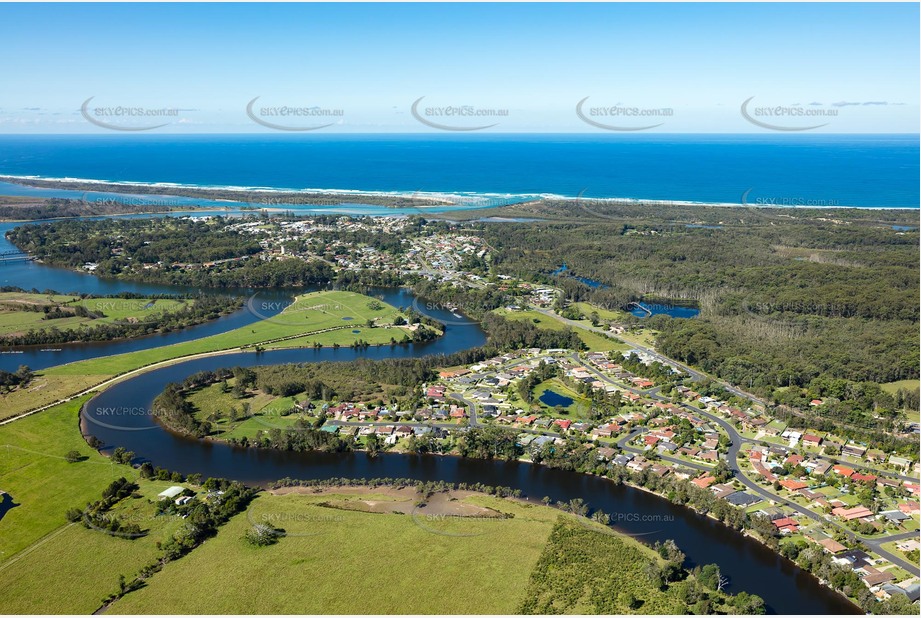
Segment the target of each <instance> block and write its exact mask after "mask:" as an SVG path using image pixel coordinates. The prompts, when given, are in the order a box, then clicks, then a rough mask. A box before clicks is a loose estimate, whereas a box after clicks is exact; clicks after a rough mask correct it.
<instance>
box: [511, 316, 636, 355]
mask: <svg viewBox="0 0 921 618" xmlns="http://www.w3.org/2000/svg"><path fill="white" fill-rule="evenodd" d="M495 313H498V314H500V315H502V316H504V317H506V318H508V319H509V320H527V321H529V322H531V323H532V324H534V326H537V327H538V328H544V329H547V330H563V329H564V328H569V326H567V325H566V324H564V323H562V322H560V321H559V320H555V319H554V318H552V317H549V316H546V315H544V314H542V313H538V312H537V311H509V310H507V309H496V310H495ZM585 323H586V324H590V322H588V321H586V322H585ZM574 330H575V331H576V334H578V335H579V339H581V340H582V342H583V343H585V345H587V346H588V349H589V351H591V352H608V351H610V350H618V351H625V350H629V349H630V346H628V345H624V344H622V343H618V342H617V341H614V340H612V339H606V338H605V337H603V336H602V335H600V334H598V333H593V332H591V331H587V330H584V329H581V328H577V329H574Z"/></svg>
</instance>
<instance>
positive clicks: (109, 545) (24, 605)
mask: <svg viewBox="0 0 921 618" xmlns="http://www.w3.org/2000/svg"><path fill="white" fill-rule="evenodd" d="M84 463H86V462H84ZM120 467H121V466H120ZM173 484H174V483H170V482H165V481H140V486H141V489H140V490H139V493H140V494H141V496H142V497H140V498H127V499H125V500H123V501H122V502H121V503H119V504H118V505H117V506H116V507H115V508H114V509H112V511H111V513H112V514H113V515H116V516H118V517H120V518H122V519H123V520H124V521H128V522H132V523H137V524H138V525H139V526H141V529H142V530H144V531H146V533H147V534H146V535H145V536H143V537H139V538H135V539H128V538H123V537H119V536H114V535H109V534H106V533H105V532H103V531H101V530H96V529H89V528H86V527H85V526H83V525H82V524H80V523H77V524H64V525H63V527H62V528H59V529H58V530H56V531H55V532H54V533H52V534H51V535H49V536H48V537H46V538H45V539H43V540H42V541H40V542H39V543H37V544H36V545H34V546H32V547H30V548H29V549H27V550H26V551H24V552H22V553H21V554H19V555H18V556H16V557H14V558H13V559H12V560H9V561H7V562H4V563H2V564H0V598H3V599H4V604H3V609H4V611H5V612H9V613H13V614H44V613H52V614H58V613H66V614H91V613H92V612H94V611H95V610H96V609H98V608H99V607H100V606H101V605H102V599H103V598H105V597H106V596H108V595H110V594H112V593H115V592H117V591H118V578H119V576H120V575H124V576H125V579H126V580H129V581H130V580H131V579H132V578H133V577H134V576H135V575H136V574H137V572H138V571H139V570H140V569H141V568H142V567H144V566H145V565H147V564H150V563H151V562H152V561H153V560H154V559H155V558H156V557H157V556H158V555H159V554H160V551H159V550H158V549H157V542H159V541H165V540H167V539H168V538H169V537H170V536H171V535H172V534H173V533H174V532H175V531H176V530H177V529H178V528H179V527H180V526H182V525H184V523H185V522H184V520H182V519H180V518H178V517H175V516H173V517H170V516H160V517H157V516H155V506H154V501H155V500H156V495H157V494H158V493H159V492H161V491H163V490H164V489H166V488H167V487H169V486H170V485H173ZM101 489H102V488H97V492H96V495H95V496H94V498H96V499H98V497H99V493H100V492H101ZM57 516H58V519H59V520H60V521H61V522H63V521H64V518H63V512H61V513H57ZM0 529H2V523H0ZM100 558H103V559H100Z"/></svg>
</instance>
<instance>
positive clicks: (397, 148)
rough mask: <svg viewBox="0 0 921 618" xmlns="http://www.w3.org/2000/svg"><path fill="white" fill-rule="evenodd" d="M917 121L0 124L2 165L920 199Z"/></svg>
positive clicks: (691, 196)
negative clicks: (531, 126) (357, 128)
mask: <svg viewBox="0 0 921 618" xmlns="http://www.w3.org/2000/svg"><path fill="white" fill-rule="evenodd" d="M918 158H919V137H918V135H828V134H809V135H687V134H680V135H679V134H675V135H667V134H644V135H607V134H604V135H601V134H598V135H595V134H590V135H582V134H580V135H521V134H504V135H503V134H478V135H460V136H458V135H453V134H452V135H436V134H414V135H391V134H388V135H377V134H374V135H343V134H325V135H324V134H316V135H288V134H284V135H276V134H254V135H153V134H152V135H120V134H119V135H70V136H64V135H2V136H0V174H3V175H13V176H39V177H45V178H79V179H91V180H99V181H123V182H137V183H151V184H157V183H176V184H182V185H190V186H213V187H244V188H272V189H323V190H357V191H369V192H396V193H404V194H414V193H417V192H425V193H444V194H454V195H460V196H468V197H471V196H473V197H477V198H480V199H484V200H493V201H495V203H497V204H501V203H504V202H506V201H517V200H520V199H524V198H527V197H530V196H536V195H558V196H570V197H575V196H579V195H584V196H586V197H594V198H627V199H641V200H657V201H667V202H671V201H678V202H705V203H721V204H740V203H745V204H748V205H776V206H819V207H822V206H824V207H835V206H853V207H870V208H873V207H876V208H898V207H902V208H918V207H919V201H921V200H919V165H918Z"/></svg>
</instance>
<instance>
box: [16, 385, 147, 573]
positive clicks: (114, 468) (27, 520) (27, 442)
mask: <svg viewBox="0 0 921 618" xmlns="http://www.w3.org/2000/svg"><path fill="white" fill-rule="evenodd" d="M85 400H86V398H81V399H79V400H74V401H72V402H69V403H66V404H62V405H60V406H56V407H54V408H51V409H49V410H46V411H44V412H42V413H41V414H35V415H33V416H29V417H26V418H23V419H21V420H18V421H16V422H15V423H10V424H8V425H3V426H0V452H2V454H3V456H2V457H0V489H3V491H5V492H7V493H9V494H10V496H12V499H13V502H14V503H15V504H18V505H19V506H15V507H13V508H11V509H10V510H9V511H7V512H6V514H4V515H3V519H0V561H2V562H5V561H6V560H8V559H10V558H11V557H14V556H15V555H16V554H17V552H19V551H21V550H23V549H25V548H26V547H28V546H30V545H32V544H33V543H35V542H36V541H38V540H39V539H40V538H42V537H44V536H45V535H47V534H49V533H51V532H54V531H55V530H57V529H58V528H60V527H61V526H63V525H64V524H65V520H64V511H66V510H67V509H68V508H69V507H72V506H83V505H85V504H86V503H87V502H89V501H92V500H97V499H99V495H100V493H101V492H102V490H103V489H104V488H105V487H106V485H108V484H109V483H111V482H112V481H113V480H115V479H117V478H118V477H120V476H124V477H126V478H129V479H134V478H136V477H137V471H136V470H134V469H133V468H131V467H130V466H122V465H115V464H112V463H111V461H110V460H109V459H108V458H106V457H103V456H102V455H99V454H98V453H97V452H96V451H94V450H93V449H91V448H90V447H89V446H88V445H87V444H86V442H85V441H84V440H83V437H82V436H81V435H80V431H79V428H78V425H77V419H78V416H79V410H80V406H81V405H82V404H83V402H84V401H85ZM71 450H76V451H78V452H79V453H80V454H81V455H83V456H84V457H86V459H85V460H84V461H79V462H77V463H68V462H67V461H66V460H65V458H64V456H65V454H67V452H68V451H71Z"/></svg>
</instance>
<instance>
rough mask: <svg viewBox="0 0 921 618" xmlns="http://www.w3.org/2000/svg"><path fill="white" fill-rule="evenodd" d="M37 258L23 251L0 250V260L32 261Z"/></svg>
mask: <svg viewBox="0 0 921 618" xmlns="http://www.w3.org/2000/svg"><path fill="white" fill-rule="evenodd" d="M34 259H35V258H34V257H32V256H31V255H29V254H28V253H23V252H22V251H0V262H20V261H31V260H34Z"/></svg>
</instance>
